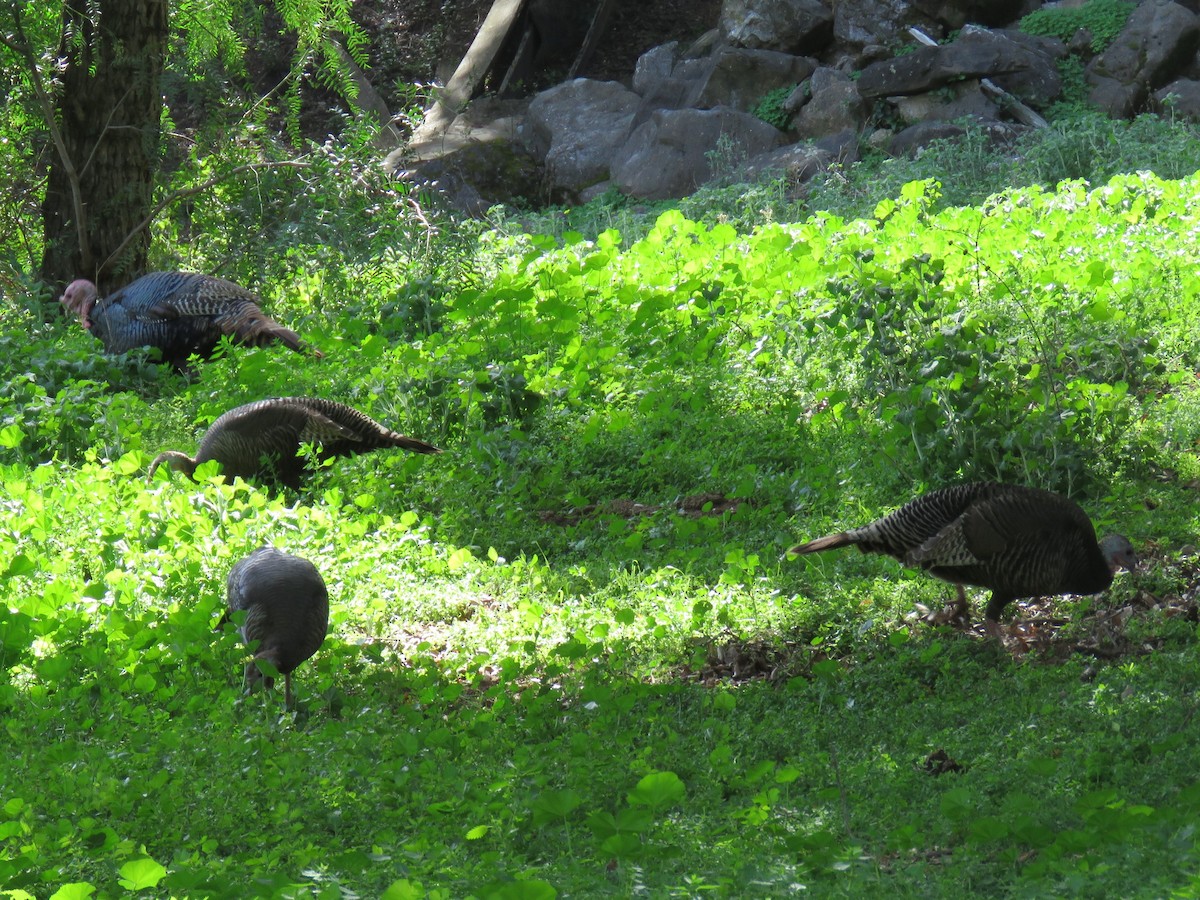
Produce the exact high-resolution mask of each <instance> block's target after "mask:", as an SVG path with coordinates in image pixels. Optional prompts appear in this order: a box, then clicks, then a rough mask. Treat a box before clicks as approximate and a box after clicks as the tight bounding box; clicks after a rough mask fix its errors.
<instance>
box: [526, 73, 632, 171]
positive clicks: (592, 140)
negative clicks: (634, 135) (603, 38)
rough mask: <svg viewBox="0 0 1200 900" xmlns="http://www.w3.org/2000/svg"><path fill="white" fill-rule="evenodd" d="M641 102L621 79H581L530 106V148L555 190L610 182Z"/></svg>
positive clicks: (544, 93) (554, 89)
mask: <svg viewBox="0 0 1200 900" xmlns="http://www.w3.org/2000/svg"><path fill="white" fill-rule="evenodd" d="M640 103H641V100H640V98H639V97H638V95H637V94H635V93H633V91H631V90H629V89H627V88H625V87H624V86H622V85H620V84H618V83H617V82H615V81H593V80H591V79H588V78H576V79H575V80H573V81H567V82H564V83H562V84H559V85H556V86H554V87H552V88H550V89H549V90H546V91H542V92H541V93H540V94H538V95H537V96H536V97H534V98H533V101H532V102H531V103H530V104H529V113H528V119H527V126H528V127H527V135H528V138H527V140H528V146H529V148H530V150H531V151H532V152H533V154H534V156H536V157H538V158H540V159H541V160H542V161H543V164H544V165H545V167H546V174H547V177H548V179H549V182H550V184H551V185H552V186H554V187H557V188H563V189H566V190H568V191H576V192H577V191H579V190H581V189H583V188H585V187H587V186H588V185H591V184H595V183H596V182H598V181H603V180H604V179H606V178H608V175H609V170H608V164H609V160H610V159H612V155H613V153H614V152H615V151H616V149H617V148H618V147H620V146H621V144H623V143H624V142H625V139H626V138H627V137H628V136H629V132H630V130H631V129H632V127H633V117H634V114H635V113H636V112H637V110H638V106H639V104H640Z"/></svg>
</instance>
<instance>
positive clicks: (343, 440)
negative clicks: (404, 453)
mask: <svg viewBox="0 0 1200 900" xmlns="http://www.w3.org/2000/svg"><path fill="white" fill-rule="evenodd" d="M305 444H312V445H314V446H315V447H316V451H317V456H318V458H320V459H321V460H326V459H329V458H331V457H336V456H353V455H355V454H358V453H366V452H368V451H371V450H376V449H380V448H383V447H400V448H402V449H404V450H411V451H412V452H414V453H441V452H442V451H441V450H439V449H438V448H437V447H435V446H433V445H432V444H427V443H425V442H424V441H419V440H417V439H416V438H410V437H408V436H406V435H403V434H399V433H398V432H395V431H392V430H391V429H390V428H387V427H385V426H383V425H381V424H380V423H378V422H376V421H375V420H374V419H372V418H371V417H370V416H367V415H364V414H363V413H361V412H359V411H358V410H356V409H354V408H353V407H350V406H346V405H345V404H343V403H335V402H334V401H332V400H324V399H321V398H313V397H277V398H273V399H270V400H259V401H257V402H254V403H247V404H246V405H244V406H239V407H237V408H235V409H231V410H229V411H228V412H226V413H224V414H223V415H222V416H220V417H219V418H218V419H217V420H216V421H215V422H213V424H212V425H211V426H210V427H209V429H208V431H206V432H205V434H204V437H202V438H201V439H200V447H199V449H198V450H197V452H196V456H195V457H194V458H193V457H189V456H187V455H186V454H183V453H180V452H179V451H175V450H168V451H166V452H165V453H161V454H159V456H158V457H157V458H156V459H155V460H154V462H153V463H152V464H151V466H150V477H153V476H154V472H155V470H156V469H157V468H158V466H159V465H160V464H161V463H163V462H170V463H171V465H172V466H173V467H174V468H176V469H179V470H180V471H183V472H186V473H187V474H188V475H192V474H194V472H195V471H196V466H198V465H200V464H201V463H204V462H207V461H209V460H214V459H215V460H216V461H217V462H219V463H220V464H221V468H222V472H223V474H224V475H225V477H227V478H230V479H232V478H235V477H239V476H240V477H242V478H252V477H256V476H257V477H261V478H265V479H267V480H271V479H275V480H278V481H280V482H282V483H283V484H286V485H289V486H291V487H299V485H300V481H301V480H302V477H303V475H304V466H305V461H304V459H303V458H302V457H300V456H299V455H298V454H299V453H300V449H301V447H302V446H303V445H305Z"/></svg>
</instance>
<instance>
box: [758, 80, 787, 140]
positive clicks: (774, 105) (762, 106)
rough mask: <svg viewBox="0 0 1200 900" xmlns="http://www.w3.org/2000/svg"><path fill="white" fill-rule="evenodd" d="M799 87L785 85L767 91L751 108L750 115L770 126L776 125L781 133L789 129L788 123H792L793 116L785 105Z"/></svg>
mask: <svg viewBox="0 0 1200 900" xmlns="http://www.w3.org/2000/svg"><path fill="white" fill-rule="evenodd" d="M797 87H798V85H795V84H791V85H784V86H783V87H777V88H775V89H774V90H771V91H767V92H766V93H765V94H763V95H762V98H761V99H760V100H759V101H758V102H757V103H756V104H754V106H752V107H751V108H750V114H751V115H754V116H758V118H760V119H762V120H763V121H764V122H766V123H767V124H768V125H774V126H775V127H776V128H778V129H779V130H780V131H783V130H785V129H786V128H787V126H788V122H789V121H791V117H792V114H791V113H790V112H789V111H788V110H787V108H786V106H785V104H786V103H787V99H788V97H790V96H791V95H792V92H793V91H795V90H796V88H797Z"/></svg>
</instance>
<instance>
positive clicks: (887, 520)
mask: <svg viewBox="0 0 1200 900" xmlns="http://www.w3.org/2000/svg"><path fill="white" fill-rule="evenodd" d="M851 544H853V545H855V546H857V547H858V549H859V550H861V551H862V552H863V553H886V554H887V555H888V556H892V557H895V558H896V559H898V560H900V562H902V563H904V564H905V565H908V566H917V567H919V568H922V569H924V570H925V571H927V572H929V573H930V574H931V575H934V576H936V577H938V578H941V579H943V580H945V581H949V582H951V583H952V584H954V585H955V587H956V589H957V591H958V600H957V606H958V611H959V614H960V615H962V616H965V615H966V608H967V598H966V594H965V593H964V591H963V585H964V584H970V585H975V586H977V587H985V588H991V590H992V599H991V600H990V601H989V602H988V605H987V610H986V612H985V614H984V616H985V619H986V621H987V622H988V623H989V624H991V623H995V622H996V621H997V620H998V619H999V618H1000V613H1001V611H1002V610H1003V609H1004V607H1005V606H1007V605H1008V604H1009V603H1011V602H1012V601H1013V600H1017V599H1020V598H1023V597H1040V596H1048V595H1053V594H1096V593H1099V592H1100V591H1103V590H1104V589H1105V588H1107V587H1108V586H1109V585H1110V584H1112V579H1113V573H1114V572H1115V571H1116V570H1117V569H1118V568H1122V567H1123V568H1126V569H1129V570H1131V571H1132V570H1133V568H1134V566H1136V565H1137V557H1136V555H1135V554H1134V552H1133V546H1132V545H1131V544H1130V543H1129V541H1128V539H1126V538H1125V537H1123V536H1122V535H1119V534H1110V535H1108V536H1107V537H1105V538H1104V539H1103V540H1102V541H1100V542H1099V543H1098V544H1097V543H1096V532H1095V530H1094V529H1093V528H1092V523H1091V521H1090V520H1089V519H1088V517H1087V515H1086V514H1085V513H1084V511H1083V510H1082V509H1080V508H1079V506H1078V505H1077V504H1075V503H1073V502H1072V501H1070V500H1068V499H1067V498H1066V497H1061V496H1059V495H1058V494H1053V493H1051V492H1049V491H1043V490H1039V489H1037V488H1029V487H1019V486H1015V485H1007V484H995V483H991V482H979V483H975V484H964V485H958V486H956V487H948V488H943V489H941V490H937V491H931V492H930V493H928V494H923V495H922V496H920V497H918V498H917V499H915V500H913V501H912V502H910V503H907V504H905V505H904V506H902V507H900V508H899V509H898V510H896V511H895V512H894V513H892V514H891V515H888V516H885V517H884V518H882V519H879V520H878V521H876V522H872V523H871V524H870V525H865V526H863V527H862V528H856V529H854V530H853V531H843V532H840V533H838V534H831V535H829V536H828V537H823V538H819V539H818V540H815V541H809V542H808V543H807V544H801V545H799V546H798V547H793V548H792V549H791V550H789V551H788V552H789V553H817V552H820V551H822V550H832V549H835V548H837V547H847V546H850V545H851Z"/></svg>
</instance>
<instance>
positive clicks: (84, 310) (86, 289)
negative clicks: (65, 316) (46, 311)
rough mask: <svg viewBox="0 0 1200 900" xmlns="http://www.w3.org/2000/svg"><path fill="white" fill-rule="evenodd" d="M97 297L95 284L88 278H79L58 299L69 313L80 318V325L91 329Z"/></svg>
mask: <svg viewBox="0 0 1200 900" xmlns="http://www.w3.org/2000/svg"><path fill="white" fill-rule="evenodd" d="M97 296H98V293H97V291H96V286H95V285H94V284H92V283H91V282H90V281H88V280H87V279H86V278H78V279H76V280H75V281H72V282H71V283H70V284H68V285H67V289H66V290H65V291H63V295H62V296H61V297H59V298H58V301H59V303H61V304H62V305H63V306H65V307H66V308H67V310H68V311H69V312H71V313H73V314H75V315H76V316H78V317H79V323H80V324H81V325H82V326H83V327H84V328H91V327H92V321H91V319H90V318H89V317H90V316H91V314H92V307H93V306H95V305H96V299H97Z"/></svg>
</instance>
